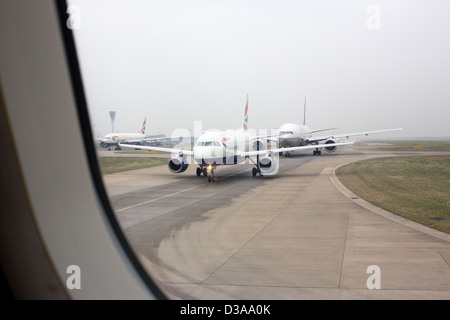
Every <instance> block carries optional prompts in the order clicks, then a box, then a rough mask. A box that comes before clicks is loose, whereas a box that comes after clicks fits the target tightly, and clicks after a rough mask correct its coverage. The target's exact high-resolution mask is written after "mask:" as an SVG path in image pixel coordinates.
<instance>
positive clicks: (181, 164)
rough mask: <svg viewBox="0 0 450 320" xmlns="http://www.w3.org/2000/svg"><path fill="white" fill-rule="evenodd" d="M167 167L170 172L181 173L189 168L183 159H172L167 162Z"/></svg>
mask: <svg viewBox="0 0 450 320" xmlns="http://www.w3.org/2000/svg"><path fill="white" fill-rule="evenodd" d="M168 166H169V170H170V172H173V173H181V172H185V171H186V169H187V168H188V167H189V164H188V163H187V161H186V159H185V158H183V157H174V158H172V159H170V160H169V163H168Z"/></svg>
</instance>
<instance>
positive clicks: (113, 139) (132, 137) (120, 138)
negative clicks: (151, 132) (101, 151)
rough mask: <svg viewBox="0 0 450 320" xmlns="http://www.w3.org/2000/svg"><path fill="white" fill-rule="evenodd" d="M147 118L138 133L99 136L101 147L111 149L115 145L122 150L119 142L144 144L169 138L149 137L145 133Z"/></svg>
mask: <svg viewBox="0 0 450 320" xmlns="http://www.w3.org/2000/svg"><path fill="white" fill-rule="evenodd" d="M146 122H147V119H146V118H145V119H144V122H143V123H142V125H141V129H140V130H139V132H136V133H109V134H107V135H106V136H105V137H103V138H98V139H97V141H98V142H99V143H100V147H102V148H105V149H108V150H111V147H115V149H116V150H121V148H120V146H119V143H131V144H133V143H134V144H140V145H143V144H144V143H145V142H149V141H158V140H168V139H170V138H168V137H162V138H149V137H147V136H146V135H145V125H146Z"/></svg>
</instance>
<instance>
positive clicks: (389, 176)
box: [336, 155, 450, 233]
mask: <svg viewBox="0 0 450 320" xmlns="http://www.w3.org/2000/svg"><path fill="white" fill-rule="evenodd" d="M336 175H337V177H338V178H339V179H340V180H341V182H342V183H343V184H344V185H345V186H346V187H347V188H349V189H350V190H351V191H352V192H353V193H355V194H356V195H358V196H359V197H361V198H363V199H365V200H367V201H369V202H370V203H372V204H374V205H376V206H378V207H381V208H383V209H385V210H387V211H390V212H392V213H395V214H397V215H399V216H402V217H404V218H407V219H409V220H412V221H415V222H418V223H420V224H423V225H426V226H429V227H431V228H434V229H437V230H440V231H443V232H446V233H450V156H449V155H437V156H434V155H433V156H425V155H420V156H401V157H387V158H376V159H369V160H363V161H358V162H354V163H351V164H348V165H346V166H344V167H341V168H339V169H338V170H337V171H336Z"/></svg>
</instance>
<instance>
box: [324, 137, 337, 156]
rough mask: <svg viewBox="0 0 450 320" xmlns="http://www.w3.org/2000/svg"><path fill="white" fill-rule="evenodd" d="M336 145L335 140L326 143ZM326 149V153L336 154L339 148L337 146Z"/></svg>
mask: <svg viewBox="0 0 450 320" xmlns="http://www.w3.org/2000/svg"><path fill="white" fill-rule="evenodd" d="M334 143H336V142H335V141H334V140H331V139H330V140H327V141H326V142H325V144H334ZM324 149H325V151H326V152H329V153H332V152H335V151H336V150H337V147H336V146H333V147H325V148H324Z"/></svg>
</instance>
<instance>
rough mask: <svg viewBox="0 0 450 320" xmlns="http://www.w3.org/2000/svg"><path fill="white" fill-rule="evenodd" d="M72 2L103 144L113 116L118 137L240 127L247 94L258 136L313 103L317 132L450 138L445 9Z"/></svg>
mask: <svg viewBox="0 0 450 320" xmlns="http://www.w3.org/2000/svg"><path fill="white" fill-rule="evenodd" d="M69 3H70V4H74V5H77V6H78V7H79V8H80V10H81V11H80V13H81V15H80V16H78V18H80V19H79V22H80V23H81V24H80V26H81V28H80V29H77V30H74V32H75V35H76V41H77V46H78V53H79V58H80V61H81V66H82V73H83V80H84V84H85V89H86V94H87V98H88V104H89V107H90V112H91V118H92V122H93V124H94V130H95V132H96V134H97V133H102V134H103V135H104V134H107V133H109V132H110V131H111V124H110V120H109V114H108V111H110V110H115V111H117V116H116V125H117V129H118V130H119V131H121V132H135V131H137V130H138V129H139V127H140V124H141V123H142V121H143V119H144V117H147V133H148V134H154V133H159V132H162V133H165V134H168V135H170V134H171V133H172V131H173V130H174V129H176V128H186V129H193V128H194V121H197V120H202V121H203V128H204V129H208V128H218V129H234V128H238V127H240V125H241V121H242V114H243V109H244V106H245V102H246V94H247V93H248V94H249V125H250V127H252V128H255V129H259V128H266V129H270V128H276V127H279V126H280V125H282V124H283V123H286V122H301V121H303V99H304V97H305V96H306V97H307V124H308V125H309V126H310V127H311V128H312V129H314V128H316V129H318V128H323V127H330V126H331V127H333V126H338V127H340V130H339V131H340V132H353V131H361V130H376V129H387V128H397V127H403V128H405V131H403V132H400V133H396V132H395V133H392V134H383V135H380V136H377V137H417V136H450V126H449V119H450V58H449V57H450V41H449V39H450V19H449V18H448V16H449V12H450V1H448V0H431V1H413V0H404V1H399V0H389V1H364V0H345V1H336V0H329V1H317V0H309V1H293V0H281V1H280V0H277V1H256V0H255V1H242V0H241V1H230V0H227V1H206V0H198V1H189V0H188V1H167V0H161V1H149V0H122V1H119V0H71V1H69ZM371 5H375V6H377V8H379V9H380V15H379V16H374V14H376V13H375V12H374V11H370V12H369V13H368V12H367V9H368V8H369V7H370V6H371ZM376 17H379V20H373V18H376ZM368 20H369V22H374V21H375V22H379V26H380V29H370V28H368V26H367V21H368ZM372 26H373V24H372ZM373 137H375V136H373Z"/></svg>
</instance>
